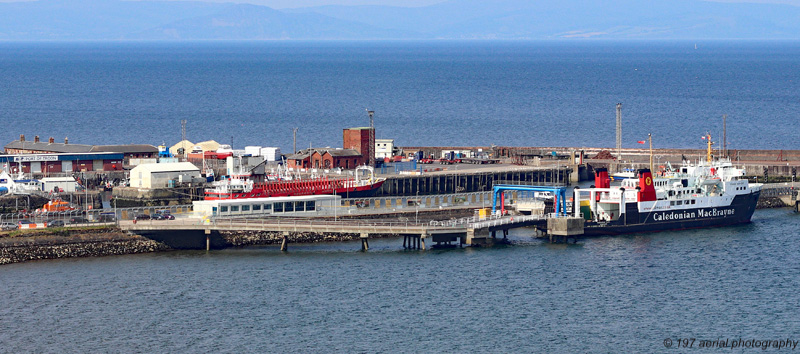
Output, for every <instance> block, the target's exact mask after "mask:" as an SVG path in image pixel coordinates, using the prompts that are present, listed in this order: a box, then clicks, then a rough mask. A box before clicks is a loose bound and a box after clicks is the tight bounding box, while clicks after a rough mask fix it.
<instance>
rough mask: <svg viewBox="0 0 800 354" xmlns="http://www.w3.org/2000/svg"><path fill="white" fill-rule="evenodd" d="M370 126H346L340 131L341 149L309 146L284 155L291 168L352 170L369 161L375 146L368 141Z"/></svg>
mask: <svg viewBox="0 0 800 354" xmlns="http://www.w3.org/2000/svg"><path fill="white" fill-rule="evenodd" d="M369 132H370V128H366V127H365V128H348V129H344V130H343V132H342V141H343V145H344V146H343V147H344V148H343V149H331V148H311V149H305V150H300V151H299V152H298V153H296V154H292V155H289V156H287V157H286V164H287V165H288V166H289V167H291V168H321V169H329V168H342V169H345V170H352V169H355V168H356V167H358V166H360V165H365V164H367V163H368V162H369V156H370V154H372V153H373V151H374V149H375V147H374V146H371V145H370V143H369Z"/></svg>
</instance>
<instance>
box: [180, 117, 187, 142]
mask: <svg viewBox="0 0 800 354" xmlns="http://www.w3.org/2000/svg"><path fill="white" fill-rule="evenodd" d="M184 140H186V119H181V141H184Z"/></svg>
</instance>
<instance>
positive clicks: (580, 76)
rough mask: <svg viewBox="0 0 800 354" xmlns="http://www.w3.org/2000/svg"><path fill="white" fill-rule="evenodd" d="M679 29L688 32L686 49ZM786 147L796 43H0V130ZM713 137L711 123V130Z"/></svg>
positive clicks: (799, 87) (798, 58)
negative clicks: (370, 133) (723, 142)
mask: <svg viewBox="0 0 800 354" xmlns="http://www.w3.org/2000/svg"><path fill="white" fill-rule="evenodd" d="M695 44H696V45H697V47H696V49H695ZM618 102H622V103H623V124H624V128H623V146H625V147H635V146H637V145H636V141H637V140H642V139H643V138H645V137H646V136H647V134H648V133H652V134H653V136H654V144H655V146H656V147H676V148H678V147H685V148H699V147H701V146H702V141H701V140H700V136H701V135H703V134H705V133H706V132H710V133H711V134H712V135H713V136H715V137H718V136H719V135H721V131H722V118H721V117H722V115H723V114H727V115H728V142H729V147H730V148H731V149H738V148H743V149H758V148H764V149H794V148H797V144H796V138H797V134H796V132H797V131H798V128H800V126H799V124H800V123H798V119H797V118H798V112H800V42H779V41H772V42H746V41H732V42H723V41H719V42H699V43H694V42H637V41H628V42H603V41H587V42H580V41H576V42H572V41H569V42H546V41H542V42H513V41H512V42H501V41H486V42H481V41H465V42H459V41H442V42H437V41H433V42H280V41H278V42H211V43H208V42H203V43H102V42H101V43H94V42H87V43H69V44H61V43H0V117H1V118H0V119H1V120H2V123H3V124H2V126H3V128H2V129H0V141H2V142H4V143H6V142H9V141H12V140H15V139H17V138H18V137H19V135H20V134H25V135H26V136H27V137H28V139H31V138H32V136H33V135H39V136H40V137H42V138H43V139H45V138H47V137H50V136H53V137H55V138H56V140H57V141H63V138H64V137H69V138H70V142H73V143H85V144H124V143H147V144H154V145H155V144H160V143H162V142H165V143H168V144H174V143H176V142H177V141H178V140H180V137H181V129H180V120H181V119H186V120H188V129H187V138H189V140H191V141H195V142H196V141H202V140H206V139H215V140H217V141H219V142H222V143H231V142H233V144H234V146H235V147H238V148H242V147H243V146H245V145H262V146H279V147H282V148H283V150H284V151H290V150H291V146H292V134H291V133H292V129H291V128H293V127H299V128H300V130H299V131H298V147H304V146H306V147H307V146H309V145H313V146H315V147H321V146H332V147H338V146H341V144H342V133H341V129H343V128H347V127H354V126H366V125H368V124H369V123H368V122H369V119H368V117H367V115H366V112H365V109H366V108H369V109H371V110H375V112H376V115H375V125H376V134H377V137H378V138H393V139H396V143H397V144H398V145H401V146H415V145H438V146H442V145H460V146H463V145H490V144H496V145H509V146H591V147H598V146H607V147H611V146H614V145H615V105H616V103H618ZM715 139H716V138H715Z"/></svg>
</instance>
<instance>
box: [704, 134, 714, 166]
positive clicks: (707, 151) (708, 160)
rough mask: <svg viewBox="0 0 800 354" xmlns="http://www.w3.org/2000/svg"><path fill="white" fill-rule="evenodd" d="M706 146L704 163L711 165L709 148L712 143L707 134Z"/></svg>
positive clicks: (709, 135)
mask: <svg viewBox="0 0 800 354" xmlns="http://www.w3.org/2000/svg"><path fill="white" fill-rule="evenodd" d="M706 144H707V145H708V149H707V150H706V162H708V163H709V164H711V153H712V150H711V146H712V145H714V143H712V142H711V134H709V133H706Z"/></svg>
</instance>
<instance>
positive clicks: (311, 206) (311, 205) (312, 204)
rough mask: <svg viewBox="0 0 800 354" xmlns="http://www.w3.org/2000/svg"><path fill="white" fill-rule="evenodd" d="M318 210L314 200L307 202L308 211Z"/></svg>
mask: <svg viewBox="0 0 800 354" xmlns="http://www.w3.org/2000/svg"><path fill="white" fill-rule="evenodd" d="M316 208H317V203H316V202H314V201H313V200H309V201H307V202H306V211H314V210H315V209H316Z"/></svg>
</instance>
